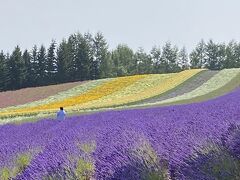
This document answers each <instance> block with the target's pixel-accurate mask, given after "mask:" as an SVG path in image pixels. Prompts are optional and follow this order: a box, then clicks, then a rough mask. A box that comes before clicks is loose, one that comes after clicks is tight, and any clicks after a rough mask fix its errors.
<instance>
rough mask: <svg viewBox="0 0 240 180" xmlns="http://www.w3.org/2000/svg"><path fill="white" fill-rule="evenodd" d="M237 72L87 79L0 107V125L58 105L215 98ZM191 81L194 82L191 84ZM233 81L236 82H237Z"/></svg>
mask: <svg viewBox="0 0 240 180" xmlns="http://www.w3.org/2000/svg"><path fill="white" fill-rule="evenodd" d="M239 74H240V69H225V70H221V71H208V70H202V69H193V70H186V71H182V72H180V73H171V74H149V75H135V76H128V77H119V78H110V79H100V80H94V81H89V82H86V83H84V84H82V85H81V84H80V85H78V86H76V87H74V88H72V89H69V90H67V91H65V92H60V93H58V94H56V95H53V96H50V97H48V98H46V99H43V100H39V101H34V102H31V103H27V104H24V105H18V106H13V107H7V108H3V109H0V124H6V123H9V122H21V121H29V120H34V119H36V120H37V119H41V118H44V117H52V116H55V113H56V111H57V109H58V108H59V107H61V106H63V107H64V108H65V109H66V111H67V112H68V114H71V115H74V114H79V113H94V112H97V111H106V110H113V109H128V108H138V107H141V108H145V107H151V106H162V105H165V104H166V105H168V104H175V103H176V104H180V103H181V101H184V102H185V101H187V100H189V102H191V99H194V98H197V97H201V96H205V95H207V94H211V93H213V92H216V94H215V97H217V96H218V92H217V91H218V90H220V89H221V88H222V87H224V86H226V85H227V84H228V83H229V82H231V81H232V79H236V77H238V75H239ZM203 78H205V79H203ZM191 83H195V84H193V85H191ZM236 83H237V84H239V82H238V81H236ZM237 84H236V85H234V87H232V89H229V91H226V92H225V93H222V92H221V93H219V95H223V94H226V93H228V92H230V91H232V90H233V89H234V88H236V87H237V86H239V85H240V84H239V85H237ZM184 88H185V89H184ZM178 93H179V94H178ZM154 98H155V100H154ZM161 98H162V100H161ZM148 99H150V100H151V99H152V100H153V102H151V101H150V103H149V101H145V100H148ZM158 99H159V101H157V100H158ZM154 101H155V102H154ZM137 102H139V103H137ZM140 102H141V103H140Z"/></svg>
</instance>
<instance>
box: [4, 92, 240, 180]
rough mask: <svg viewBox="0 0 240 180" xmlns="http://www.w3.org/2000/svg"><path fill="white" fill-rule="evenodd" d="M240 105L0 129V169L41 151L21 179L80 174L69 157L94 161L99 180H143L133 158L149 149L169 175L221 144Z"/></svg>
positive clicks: (226, 102)
mask: <svg viewBox="0 0 240 180" xmlns="http://www.w3.org/2000/svg"><path fill="white" fill-rule="evenodd" d="M239 99H240V90H239V89H237V90H235V91H234V92H232V93H230V94H228V95H225V96H222V97H219V98H217V99H214V100H211V101H207V102H204V103H195V104H190V105H179V106H169V107H163V108H149V109H139V110H124V111H109V112H103V113H97V114H92V115H83V116H79V117H71V118H68V119H67V120H66V121H63V122H58V121H55V120H49V119H48V120H42V121H39V122H37V123H26V124H22V125H4V126H1V127H0V168H3V167H6V166H11V163H12V162H13V159H14V157H15V156H16V155H17V154H19V153H23V152H26V151H29V150H31V149H38V151H39V152H38V153H37V154H35V155H34V157H33V158H32V160H31V163H30V165H29V166H27V168H26V169H24V171H23V172H22V173H21V174H18V176H17V179H42V178H43V177H47V176H48V175H49V174H51V173H55V171H57V170H59V169H63V168H66V167H68V168H69V169H76V168H77V161H76V162H75V161H74V160H71V157H77V158H82V159H84V160H85V161H89V162H90V161H91V163H92V164H93V167H92V168H93V169H94V175H93V176H94V177H95V178H96V179H113V178H119V179H127V177H129V178H130V179H131V178H133V177H135V178H136V179H137V178H140V177H141V176H142V174H141V172H140V170H139V169H135V167H134V166H132V163H133V160H132V158H131V155H132V154H133V153H132V152H133V151H134V149H138V148H139V149H141V146H142V144H144V143H146V144H148V146H149V148H152V149H153V151H154V152H155V154H156V157H157V158H158V161H162V160H163V161H166V162H168V164H167V166H168V168H169V169H170V172H171V170H173V169H174V168H176V167H178V166H179V165H181V164H182V163H183V162H184V159H186V158H187V157H188V156H189V155H191V154H192V153H193V152H194V149H195V147H197V146H201V145H202V144H204V143H205V142H206V141H207V140H208V139H211V140H213V141H215V142H219V141H220V139H221V136H222V134H223V133H224V132H227V129H228V127H229V125H230V124H232V123H236V124H237V123H239V121H240V102H239ZM92 142H93V143H95V145H96V148H95V149H94V151H93V152H91V153H90V154H87V155H86V153H85V152H84V151H83V150H81V148H79V144H80V145H81V144H88V143H92ZM86 159H87V160H86ZM138 170H139V171H138ZM134 173H135V174H134Z"/></svg>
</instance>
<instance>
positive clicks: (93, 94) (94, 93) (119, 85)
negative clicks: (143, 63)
mask: <svg viewBox="0 0 240 180" xmlns="http://www.w3.org/2000/svg"><path fill="white" fill-rule="evenodd" d="M146 76H147V75H136V76H129V77H120V78H116V79H113V80H111V81H109V82H106V83H104V84H103V85H100V86H98V87H96V88H94V89H91V90H89V91H88V92H86V93H83V94H81V95H79V96H73V97H70V98H66V99H64V100H61V101H57V102H53V103H49V104H44V105H40V106H35V107H30V108H23V109H17V110H15V111H8V112H2V113H0V116H7V115H10V116H13V115H14V114H16V115H17V114H34V113H38V112H51V111H56V110H58V108H59V107H61V106H62V107H66V109H67V107H71V106H78V105H81V104H84V103H87V102H89V101H93V100H97V99H99V98H101V97H104V96H107V95H109V94H112V93H114V92H116V91H119V90H121V89H123V88H125V87H127V86H129V85H131V84H133V83H134V82H136V81H138V80H140V79H142V78H145V77H146Z"/></svg>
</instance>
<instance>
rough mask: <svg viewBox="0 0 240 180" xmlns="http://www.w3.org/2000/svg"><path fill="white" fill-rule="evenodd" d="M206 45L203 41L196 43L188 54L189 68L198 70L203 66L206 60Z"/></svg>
mask: <svg viewBox="0 0 240 180" xmlns="http://www.w3.org/2000/svg"><path fill="white" fill-rule="evenodd" d="M205 46H206V44H205V42H204V41H203V40H201V42H199V43H198V45H197V46H196V48H195V49H194V50H193V51H192V52H191V53H190V56H189V58H190V64H191V68H193V69H199V68H203V67H204V66H205V58H206V48H205Z"/></svg>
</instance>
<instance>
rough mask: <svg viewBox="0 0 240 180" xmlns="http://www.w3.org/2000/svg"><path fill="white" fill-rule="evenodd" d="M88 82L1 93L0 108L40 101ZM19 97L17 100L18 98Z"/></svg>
mask: <svg viewBox="0 0 240 180" xmlns="http://www.w3.org/2000/svg"><path fill="white" fill-rule="evenodd" d="M83 83H86V82H74V83H65V84H59V85H51V86H44V87H36V88H25V89H21V90H16V91H7V92H0V99H1V102H0V108H6V107H9V106H16V105H21V104H26V103H30V102H33V101H38V100H40V99H45V98H47V97H49V96H53V95H55V94H57V93H60V92H64V91H67V90H69V89H72V88H74V87H76V86H79V85H81V84H83ZM16 97H17V98H16Z"/></svg>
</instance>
